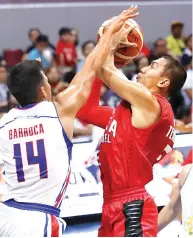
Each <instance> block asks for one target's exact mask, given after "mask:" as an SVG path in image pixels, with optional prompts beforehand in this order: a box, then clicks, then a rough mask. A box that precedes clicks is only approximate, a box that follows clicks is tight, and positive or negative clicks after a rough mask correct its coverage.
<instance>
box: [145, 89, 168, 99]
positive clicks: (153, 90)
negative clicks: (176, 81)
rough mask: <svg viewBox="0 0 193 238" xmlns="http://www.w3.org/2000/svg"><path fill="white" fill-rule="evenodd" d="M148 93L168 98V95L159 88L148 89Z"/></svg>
mask: <svg viewBox="0 0 193 238" xmlns="http://www.w3.org/2000/svg"><path fill="white" fill-rule="evenodd" d="M149 91H150V92H151V93H152V94H153V93H156V94H159V95H161V96H162V97H165V98H167V96H168V94H167V93H166V92H165V91H164V90H161V89H160V88H150V89H149Z"/></svg>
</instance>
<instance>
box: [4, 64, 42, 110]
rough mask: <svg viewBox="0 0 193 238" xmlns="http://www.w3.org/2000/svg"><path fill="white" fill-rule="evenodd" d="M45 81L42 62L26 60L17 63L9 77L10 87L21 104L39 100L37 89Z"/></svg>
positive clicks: (24, 104)
mask: <svg viewBox="0 0 193 238" xmlns="http://www.w3.org/2000/svg"><path fill="white" fill-rule="evenodd" d="M42 82H43V76H42V73H41V64H40V62H38V61H36V60H26V61H23V62H21V63H19V64H17V65H15V66H14V67H13V68H12V69H11V71H10V74H9V77H8V88H9V90H10V92H11V93H12V94H13V96H14V97H15V98H16V100H17V101H18V103H19V104H20V105H21V106H26V105H28V104H32V103H36V102H37V89H38V87H39V86H40V85H41V83H42Z"/></svg>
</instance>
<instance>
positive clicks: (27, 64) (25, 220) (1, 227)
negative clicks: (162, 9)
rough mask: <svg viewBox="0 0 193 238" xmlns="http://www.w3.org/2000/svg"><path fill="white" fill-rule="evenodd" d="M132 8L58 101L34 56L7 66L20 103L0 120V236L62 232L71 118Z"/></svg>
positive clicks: (108, 32) (119, 37) (117, 21)
mask: <svg viewBox="0 0 193 238" xmlns="http://www.w3.org/2000/svg"><path fill="white" fill-rule="evenodd" d="M136 10H137V7H131V8H129V9H128V10H126V11H124V12H122V13H121V14H120V15H119V16H118V17H117V18H115V19H114V21H113V23H112V24H111V26H109V27H108V29H107V30H106V31H105V33H104V36H103V37H102V38H101V39H100V41H99V43H98V44H97V46H96V47H95V49H94V50H93V51H92V53H91V54H90V55H89V56H88V58H87V59H86V62H85V64H84V66H83V69H82V70H81V71H80V72H79V73H78V74H77V75H76V76H75V77H74V79H73V81H72V83H71V84H70V85H69V87H68V89H66V90H65V91H63V92H61V93H60V94H59V95H58V96H57V102H52V101H51V89H50V85H49V83H48V79H47V77H46V76H45V74H44V73H43V72H42V70H41V67H40V65H39V63H38V62H37V61H24V62H22V63H20V64H18V65H16V66H15V67H13V69H12V70H11V73H10V77H9V80H8V86H9V89H10V91H11V93H12V94H13V95H14V96H15V98H16V99H17V101H18V102H19V104H20V106H21V107H19V108H14V109H12V110H10V111H9V113H7V114H6V115H5V116H4V117H3V118H2V119H1V121H0V157H1V158H2V159H3V161H4V169H5V180H6V187H7V193H6V194H5V195H4V197H3V200H2V202H1V203H0V237H2V236H6V237H7V236H18V237H21V236H26V237H27V236H38V237H42V236H55V237H56V236H60V235H61V234H63V232H64V230H65V223H64V222H63V221H62V220H61V219H60V218H58V217H59V213H60V205H61V202H62V198H63V195H64V192H65V190H66V188H67V184H68V180H69V176H70V159H71V151H72V143H71V139H72V135H73V120H74V118H75V116H76V113H77V111H78V110H79V109H80V108H81V106H82V105H83V104H84V103H85V102H86V100H87V98H88V96H89V93H90V89H91V85H92V82H93V79H94V78H95V75H96V71H97V70H98V69H99V68H101V67H102V66H103V64H104V62H105V60H106V58H107V56H108V53H109V51H110V49H111V48H114V47H118V45H119V43H120V42H121V40H122V39H124V38H125V37H126V34H128V33H129V31H131V30H132V28H131V29H130V30H128V29H127V30H126V29H125V26H124V25H125V24H124V23H125V21H126V20H127V19H129V18H131V17H134V16H136V15H138V13H136ZM129 45H130V46H134V44H129V43H128V46H129ZM135 47H136V46H135Z"/></svg>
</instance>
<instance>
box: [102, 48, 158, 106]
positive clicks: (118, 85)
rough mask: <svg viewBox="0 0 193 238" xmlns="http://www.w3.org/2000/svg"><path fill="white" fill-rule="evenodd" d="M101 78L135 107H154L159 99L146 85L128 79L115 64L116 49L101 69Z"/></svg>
mask: <svg viewBox="0 0 193 238" xmlns="http://www.w3.org/2000/svg"><path fill="white" fill-rule="evenodd" d="M100 76H101V77H100V78H102V81H103V82H104V83H105V84H106V85H107V86H108V87H109V88H111V89H112V90H113V91H114V92H115V93H116V94H118V95H119V96H120V97H121V98H123V99H124V100H126V101H128V102H129V103H131V105H132V106H133V107H138V108H144V107H145V108H147V109H150V110H151V109H153V108H154V107H156V106H157V100H156V99H155V98H154V97H153V95H152V94H151V92H150V91H149V90H148V88H147V87H145V86H144V85H142V84H140V83H138V82H133V81H130V80H128V78H127V77H126V76H125V75H124V74H123V73H122V72H121V71H120V70H118V69H117V68H116V67H115V65H114V51H111V52H110V54H109V56H108V60H107V61H106V63H105V65H104V67H103V68H102V75H101V71H100Z"/></svg>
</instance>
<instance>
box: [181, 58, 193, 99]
mask: <svg viewBox="0 0 193 238" xmlns="http://www.w3.org/2000/svg"><path fill="white" fill-rule="evenodd" d="M183 64H184V67H185V68H186V70H187V78H186V82H185V84H184V86H183V89H184V90H185V92H186V95H187V96H188V98H189V100H191V101H190V103H192V83H193V78H192V77H193V74H192V56H188V57H187V58H186V59H184V60H183Z"/></svg>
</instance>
